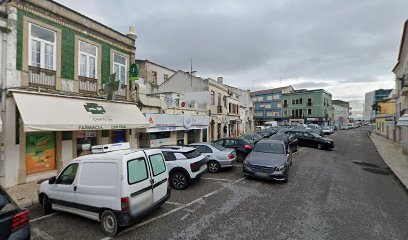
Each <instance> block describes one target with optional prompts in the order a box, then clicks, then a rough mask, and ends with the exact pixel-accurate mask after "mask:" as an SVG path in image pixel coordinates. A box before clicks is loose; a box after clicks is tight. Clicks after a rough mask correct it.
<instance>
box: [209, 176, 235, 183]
mask: <svg viewBox="0 0 408 240" xmlns="http://www.w3.org/2000/svg"><path fill="white" fill-rule="evenodd" d="M201 179H204V180H216V181H227V182H231V181H232V180H231V179H226V178H207V177H202V178H201Z"/></svg>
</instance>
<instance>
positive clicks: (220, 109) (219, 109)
mask: <svg viewBox="0 0 408 240" xmlns="http://www.w3.org/2000/svg"><path fill="white" fill-rule="evenodd" d="M217 113H218V114H222V106H217Z"/></svg>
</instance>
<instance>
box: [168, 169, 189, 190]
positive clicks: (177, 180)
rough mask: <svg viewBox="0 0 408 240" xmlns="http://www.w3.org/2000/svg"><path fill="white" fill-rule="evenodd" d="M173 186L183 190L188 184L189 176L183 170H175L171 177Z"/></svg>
mask: <svg viewBox="0 0 408 240" xmlns="http://www.w3.org/2000/svg"><path fill="white" fill-rule="evenodd" d="M170 180H171V186H172V187H173V188H174V189H177V190H183V189H185V188H186V187H187V186H188V178H187V176H186V174H184V173H182V172H175V173H173V174H172V175H171V177H170Z"/></svg>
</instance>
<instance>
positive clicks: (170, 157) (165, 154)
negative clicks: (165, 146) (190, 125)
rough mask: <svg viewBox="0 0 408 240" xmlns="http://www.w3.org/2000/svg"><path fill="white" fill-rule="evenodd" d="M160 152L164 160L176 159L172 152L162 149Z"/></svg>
mask: <svg viewBox="0 0 408 240" xmlns="http://www.w3.org/2000/svg"><path fill="white" fill-rule="evenodd" d="M162 153H163V156H164V159H165V160H166V161H174V160H176V159H177V158H176V156H175V155H174V153H172V152H164V151H163V152H162Z"/></svg>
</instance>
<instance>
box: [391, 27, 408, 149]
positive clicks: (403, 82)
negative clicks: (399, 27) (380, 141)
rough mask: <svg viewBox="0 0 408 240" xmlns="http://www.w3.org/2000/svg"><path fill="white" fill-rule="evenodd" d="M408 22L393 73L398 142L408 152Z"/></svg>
mask: <svg viewBox="0 0 408 240" xmlns="http://www.w3.org/2000/svg"><path fill="white" fill-rule="evenodd" d="M407 34H408V20H407V21H405V23H404V27H403V32H402V38H401V43H400V48H399V52H398V59H397V64H396V65H395V67H394V69H393V70H392V72H393V73H394V74H395V97H396V103H395V104H396V109H395V122H396V141H397V142H398V143H399V144H400V145H401V146H402V148H403V152H405V153H407V152H408V97H407V96H408V51H407V44H408V42H407V41H408V36H407Z"/></svg>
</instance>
